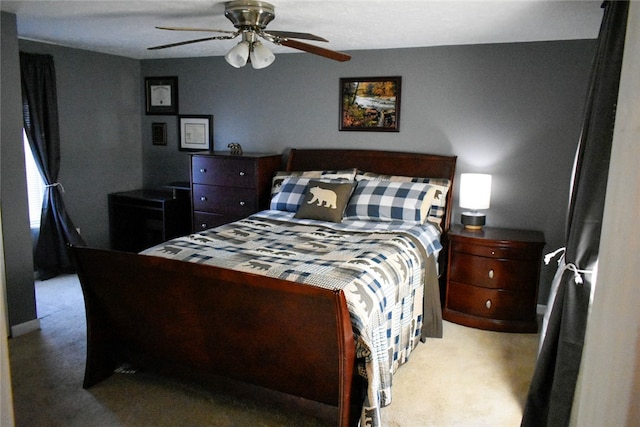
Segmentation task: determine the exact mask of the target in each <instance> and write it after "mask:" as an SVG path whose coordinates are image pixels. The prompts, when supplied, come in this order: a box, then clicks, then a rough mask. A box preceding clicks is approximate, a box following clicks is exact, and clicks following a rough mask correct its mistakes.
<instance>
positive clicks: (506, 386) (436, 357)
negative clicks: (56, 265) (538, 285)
mask: <svg viewBox="0 0 640 427" xmlns="http://www.w3.org/2000/svg"><path fill="white" fill-rule="evenodd" d="M36 294H37V301H38V317H39V318H40V319H41V320H40V321H41V330H40V331H36V332H32V333H29V334H26V335H23V336H20V337H16V338H12V339H10V341H9V350H10V362H11V373H12V380H13V395H14V408H15V417H16V424H17V426H19V427H20V426H64V427H67V426H82V427H87V426H101V427H102V426H247V425H251V426H330V425H333V424H334V423H333V422H332V419H333V418H332V417H333V416H335V411H334V410H333V408H328V407H326V406H323V405H319V404H315V403H313V402H307V401H304V400H301V399H298V398H293V397H291V396H284V395H282V394H279V393H275V392H271V391H268V390H264V389H259V388H256V387H251V386H246V385H242V384H237V383H231V382H224V383H222V382H221V383H220V384H216V385H207V386H204V385H201V384H197V383H189V382H180V381H174V380H171V379H167V378H163V377H159V376H155V375H152V374H147V373H137V374H116V375H114V376H112V377H111V378H109V379H107V380H106V381H104V382H102V383H100V384H98V385H96V386H94V387H92V388H91V389H89V390H84V389H83V388H82V378H83V375H84V358H85V349H86V343H85V337H86V335H85V317H84V305H83V300H82V293H81V290H80V285H79V284H78V281H77V277H76V276H73V275H71V276H63V277H58V278H54V279H51V280H48V281H45V282H37V283H36ZM537 345H538V336H537V335H535V334H507V333H497V332H489V331H482V330H478V329H472V328H467V327H464V326H460V325H456V324H454V323H449V322H445V325H444V338H442V339H432V340H430V341H428V342H427V343H426V344H420V345H419V346H418V348H417V349H416V350H415V351H414V352H413V353H412V355H411V360H410V361H409V363H408V364H407V365H404V366H403V367H401V368H400V370H399V371H398V373H397V374H396V377H395V380H394V385H393V403H392V404H391V405H390V406H388V407H386V408H383V410H382V421H383V425H384V426H393V427H396V426H402V427H413V426H437V427H453V426H455V427H465V426H473V427H485V426H486V427H511V426H518V425H520V418H521V416H522V407H523V403H524V400H525V397H526V393H527V389H528V386H529V381H530V379H531V375H532V373H533V368H534V363H535V357H536V350H537Z"/></svg>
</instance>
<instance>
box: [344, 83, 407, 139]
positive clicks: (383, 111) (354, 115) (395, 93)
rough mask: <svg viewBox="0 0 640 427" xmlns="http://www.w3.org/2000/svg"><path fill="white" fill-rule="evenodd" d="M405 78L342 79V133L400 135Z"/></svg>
mask: <svg viewBox="0 0 640 427" xmlns="http://www.w3.org/2000/svg"><path fill="white" fill-rule="evenodd" d="M401 86H402V77H400V76H393V77H357V78H355V77H354V78H341V79H340V130H355V131H372V132H399V131H400V89H401Z"/></svg>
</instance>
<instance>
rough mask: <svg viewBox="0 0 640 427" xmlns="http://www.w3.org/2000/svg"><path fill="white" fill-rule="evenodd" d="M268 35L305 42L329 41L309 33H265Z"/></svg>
mask: <svg viewBox="0 0 640 427" xmlns="http://www.w3.org/2000/svg"><path fill="white" fill-rule="evenodd" d="M265 33H266V34H268V35H271V36H275V37H280V38H283V39H303V40H315V41H319V42H328V41H329V40H327V39H325V38H322V37H320V36H316V35H315V34H309V33H297V32H292V31H271V30H269V31H265Z"/></svg>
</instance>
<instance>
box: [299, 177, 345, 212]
mask: <svg viewBox="0 0 640 427" xmlns="http://www.w3.org/2000/svg"><path fill="white" fill-rule="evenodd" d="M355 185H356V183H355V181H350V182H344V183H329V182H322V181H316V180H311V181H309V185H307V191H306V194H305V196H304V199H303V200H302V203H301V204H300V208H299V209H298V211H297V212H296V214H295V215H294V218H307V219H316V220H319V221H330V222H342V216H343V215H344V210H345V208H346V207H347V203H349V198H350V197H351V193H353V189H354V188H355Z"/></svg>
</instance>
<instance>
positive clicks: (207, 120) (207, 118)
mask: <svg viewBox="0 0 640 427" xmlns="http://www.w3.org/2000/svg"><path fill="white" fill-rule="evenodd" d="M178 132H179V135H178V136H179V141H180V146H179V149H180V151H213V116H212V115H181V116H178Z"/></svg>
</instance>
